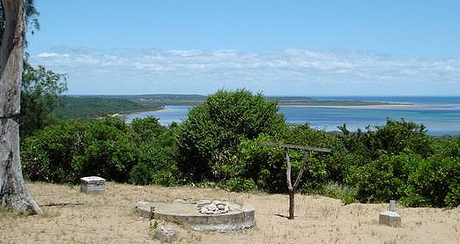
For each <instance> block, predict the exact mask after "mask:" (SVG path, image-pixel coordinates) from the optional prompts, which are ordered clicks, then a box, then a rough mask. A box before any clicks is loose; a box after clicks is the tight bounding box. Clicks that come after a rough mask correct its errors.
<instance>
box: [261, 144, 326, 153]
mask: <svg viewBox="0 0 460 244" xmlns="http://www.w3.org/2000/svg"><path fill="white" fill-rule="evenodd" d="M260 144H261V145H263V146H273V147H283V148H290V149H299V150H304V151H313V152H325V153H330V152H331V151H332V150H331V149H329V148H321V147H306V146H298V145H291V144H281V143H274V142H261V143H260Z"/></svg>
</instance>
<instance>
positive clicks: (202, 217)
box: [136, 201, 255, 232]
mask: <svg viewBox="0 0 460 244" xmlns="http://www.w3.org/2000/svg"><path fill="white" fill-rule="evenodd" d="M229 206H230V211H228V212H227V213H222V214H212V215H208V214H201V213H200V212H199V211H198V208H197V203H196V202H193V201H174V202H138V203H137V205H136V212H137V213H138V214H139V215H140V216H142V217H145V218H154V219H158V220H166V221H171V222H175V223H178V224H181V225H184V226H186V227H189V228H191V229H193V230H198V231H218V232H231V231H239V230H243V229H246V228H251V227H253V226H254V224H255V221H254V208H253V207H252V206H250V205H243V206H241V205H239V204H235V203H230V204H229Z"/></svg>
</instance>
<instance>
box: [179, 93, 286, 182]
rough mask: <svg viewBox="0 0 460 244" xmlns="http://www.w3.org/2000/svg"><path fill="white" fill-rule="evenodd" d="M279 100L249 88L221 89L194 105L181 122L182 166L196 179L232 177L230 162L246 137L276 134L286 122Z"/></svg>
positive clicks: (184, 170)
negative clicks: (250, 90)
mask: <svg viewBox="0 0 460 244" xmlns="http://www.w3.org/2000/svg"><path fill="white" fill-rule="evenodd" d="M278 109H279V108H278V104H277V102H275V101H269V100H267V99H265V97H264V96H263V95H262V94H257V95H253V94H252V93H251V92H249V91H246V90H237V91H225V90H220V91H218V92H217V93H215V94H214V95H211V96H210V97H209V98H208V99H207V100H206V102H204V103H203V104H201V105H198V106H196V107H195V108H193V109H191V110H190V112H189V114H188V118H187V119H186V120H185V121H184V123H183V124H182V125H181V127H180V130H179V135H178V145H179V149H180V152H181V158H180V160H179V166H180V169H181V171H182V172H183V173H185V174H186V176H187V177H189V178H191V179H193V180H202V179H210V180H223V179H228V178H229V177H231V175H229V174H228V173H229V171H230V170H228V169H229V166H231V165H232V157H233V155H234V153H235V152H236V150H237V148H238V146H239V144H240V143H241V141H242V140H243V139H253V138H256V137H257V136H258V135H259V134H261V133H267V134H269V135H273V134H276V133H277V132H279V131H280V130H281V128H282V127H283V126H284V117H283V116H282V115H279V114H278Z"/></svg>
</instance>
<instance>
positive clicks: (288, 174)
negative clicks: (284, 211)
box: [260, 142, 331, 219]
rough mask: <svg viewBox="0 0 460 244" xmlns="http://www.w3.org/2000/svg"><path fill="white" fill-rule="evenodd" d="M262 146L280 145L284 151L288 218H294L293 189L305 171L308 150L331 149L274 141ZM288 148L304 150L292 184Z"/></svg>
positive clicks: (325, 151) (327, 150) (327, 151)
mask: <svg viewBox="0 0 460 244" xmlns="http://www.w3.org/2000/svg"><path fill="white" fill-rule="evenodd" d="M260 144H261V145H263V146H272V147H282V148H284V152H285V154H286V183H287V187H288V193H289V219H294V194H295V190H296V189H297V187H298V186H299V184H300V179H301V178H302V175H303V173H304V171H305V164H306V163H307V158H308V152H322V153H330V152H331V149H328V148H320V147H306V146H298V145H291V144H281V143H274V142H261V143H260ZM289 149H297V150H302V151H305V156H304V157H303V159H302V166H301V169H300V172H299V175H297V178H296V180H295V182H294V185H292V175H291V173H292V172H291V171H292V169H291V160H290V158H289Z"/></svg>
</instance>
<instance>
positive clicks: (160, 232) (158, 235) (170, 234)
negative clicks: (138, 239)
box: [153, 226, 177, 243]
mask: <svg viewBox="0 0 460 244" xmlns="http://www.w3.org/2000/svg"><path fill="white" fill-rule="evenodd" d="M153 238H154V239H157V240H160V241H161V242H167V243H172V242H173V241H175V240H176V239H177V235H176V232H175V231H174V230H173V229H171V228H170V227H168V226H158V228H156V229H155V230H154V231H153Z"/></svg>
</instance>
